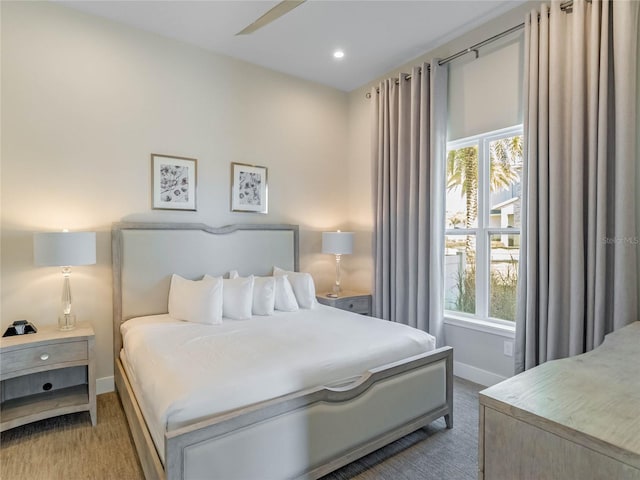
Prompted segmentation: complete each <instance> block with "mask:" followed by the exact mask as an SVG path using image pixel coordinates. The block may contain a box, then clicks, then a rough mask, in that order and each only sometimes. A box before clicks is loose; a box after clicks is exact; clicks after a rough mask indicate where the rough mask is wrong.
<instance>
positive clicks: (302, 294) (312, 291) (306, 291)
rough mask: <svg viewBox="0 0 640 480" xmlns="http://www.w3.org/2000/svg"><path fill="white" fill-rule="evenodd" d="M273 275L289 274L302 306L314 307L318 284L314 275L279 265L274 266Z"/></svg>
mask: <svg viewBox="0 0 640 480" xmlns="http://www.w3.org/2000/svg"><path fill="white" fill-rule="evenodd" d="M273 275H274V276H276V277H277V276H281V275H287V277H288V278H289V282H290V283H291V287H292V288H293V293H294V295H295V296H296V301H297V302H298V305H299V306H300V308H313V307H314V306H315V305H316V303H317V300H316V286H315V284H314V283H313V277H311V275H310V274H308V273H303V272H288V271H286V270H283V269H281V268H278V267H273Z"/></svg>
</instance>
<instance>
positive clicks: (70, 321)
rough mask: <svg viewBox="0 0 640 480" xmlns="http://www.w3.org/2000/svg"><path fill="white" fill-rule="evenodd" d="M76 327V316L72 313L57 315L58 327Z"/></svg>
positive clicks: (65, 328) (64, 328)
mask: <svg viewBox="0 0 640 480" xmlns="http://www.w3.org/2000/svg"><path fill="white" fill-rule="evenodd" d="M74 328H76V316H75V315H74V314H73V313H70V314H68V315H64V314H63V315H60V316H59V317H58V329H59V330H63V331H67V330H73V329H74Z"/></svg>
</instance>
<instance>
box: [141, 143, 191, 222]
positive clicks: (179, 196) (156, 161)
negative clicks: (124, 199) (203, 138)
mask: <svg viewBox="0 0 640 480" xmlns="http://www.w3.org/2000/svg"><path fill="white" fill-rule="evenodd" d="M151 172H152V175H151V195H152V204H153V208H154V209H156V210H191V211H196V178H197V160H196V159H195V158H184V157H171V156H169V155H157V154H154V153H152V154H151Z"/></svg>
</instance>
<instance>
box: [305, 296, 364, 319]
mask: <svg viewBox="0 0 640 480" xmlns="http://www.w3.org/2000/svg"><path fill="white" fill-rule="evenodd" d="M316 299H317V300H318V302H319V303H321V304H323V305H329V306H330V307H335V308H339V309H340V310H347V311H349V312H354V313H360V314H362V315H371V294H369V293H362V292H351V291H343V292H342V293H341V294H340V296H339V297H338V298H333V297H327V295H326V294H322V295H316Z"/></svg>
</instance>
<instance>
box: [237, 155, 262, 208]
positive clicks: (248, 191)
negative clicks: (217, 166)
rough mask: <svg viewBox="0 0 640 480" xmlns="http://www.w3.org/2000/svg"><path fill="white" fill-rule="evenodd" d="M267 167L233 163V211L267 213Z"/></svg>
mask: <svg viewBox="0 0 640 480" xmlns="http://www.w3.org/2000/svg"><path fill="white" fill-rule="evenodd" d="M268 196H269V186H268V181H267V167H262V166H259V165H248V164H246V163H235V162H232V163H231V211H232V212H249V213H267V212H268V203H269V198H268Z"/></svg>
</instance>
